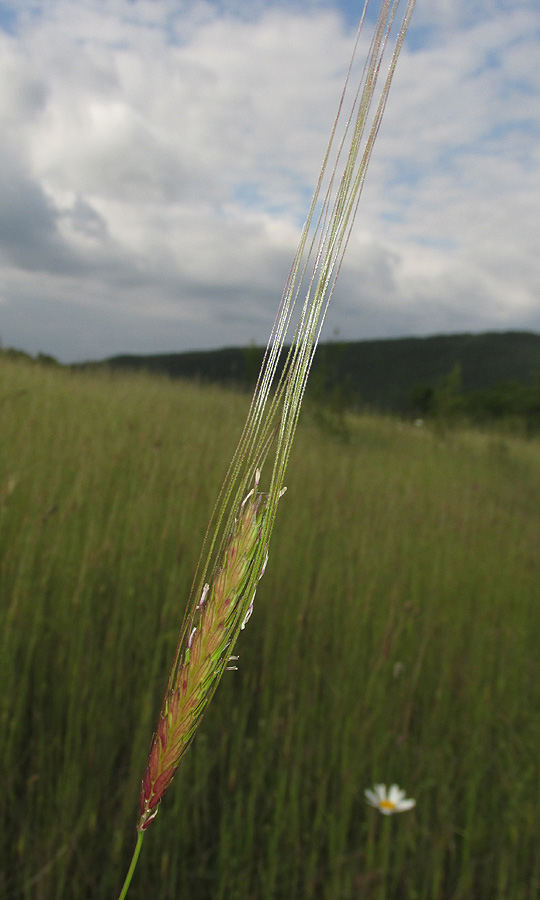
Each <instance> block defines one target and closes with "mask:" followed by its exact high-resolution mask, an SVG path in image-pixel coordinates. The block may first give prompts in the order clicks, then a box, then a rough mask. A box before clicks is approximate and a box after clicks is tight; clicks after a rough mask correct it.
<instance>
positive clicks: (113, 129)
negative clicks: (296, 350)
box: [0, 0, 540, 362]
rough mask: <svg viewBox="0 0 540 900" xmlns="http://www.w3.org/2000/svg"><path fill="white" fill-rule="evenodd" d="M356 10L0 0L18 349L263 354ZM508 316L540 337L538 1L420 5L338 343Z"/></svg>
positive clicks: (343, 293)
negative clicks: (248, 349)
mask: <svg viewBox="0 0 540 900" xmlns="http://www.w3.org/2000/svg"><path fill="white" fill-rule="evenodd" d="M361 5H362V4H361V2H360V0H359V2H353V0H296V2H294V0H249V2H246V0H0V342H1V346H3V347H17V348H19V349H22V350H25V351H26V352H28V353H31V354H37V353H39V352H42V353H46V354H50V355H52V356H55V357H56V358H57V359H59V360H60V361H62V362H74V361H82V360H90V359H92V360H97V359H104V358H106V357H108V356H112V355H114V354H118V353H138V354H143V353H161V352H182V351H187V350H196V349H197V350H198V349H213V348H217V347H225V346H244V345H248V344H257V345H259V346H263V345H265V344H266V342H267V339H268V337H269V333H270V329H271V326H272V323H273V321H274V318H275V315H276V312H277V308H278V304H279V301H280V298H281V294H282V291H283V288H284V285H285V281H286V278H287V274H288V271H289V268H290V265H291V262H292V259H293V256H294V252H295V250H296V246H297V243H298V239H299V236H300V232H301V228H302V224H303V221H304V219H305V216H306V214H307V211H308V207H309V202H310V198H311V194H312V192H313V189H314V187H315V184H316V181H317V177H318V172H319V167H320V164H321V161H322V157H323V153H324V150H325V147H326V142H327V138H328V136H329V133H330V128H331V125H332V123H333V120H334V116H335V113H336V110H337V104H338V100H339V96H340V93H341V89H342V86H343V81H344V76H345V72H346V69H347V65H348V62H349V58H350V55H351V51H352V47H353V42H354V38H355V34H356V29H357V25H358V21H359V17H360V13H361ZM377 6H378V4H377V3H375V4H374V7H375V8H376V7H377ZM507 330H532V331H537V332H540V4H538V0H417V3H416V8H415V11H414V13H413V20H412V24H411V27H410V30H409V32H408V34H407V37H406V40H405V44H404V47H403V50H402V53H401V56H400V58H399V62H398V66H397V70H396V74H395V76H394V81H393V85H392V89H391V92H390V97H389V100H388V105H387V108H386V112H385V117H384V120H383V123H382V127H381V130H380V133H379V136H378V139H377V143H376V146H375V149H374V152H373V156H372V159H371V163H370V166H369V169H368V173H367V178H366V183H365V187H364V192H363V195H362V199H361V203H360V207H359V211H358V215H357V219H356V222H355V226H354V230H353V235H352V237H351V241H350V244H349V247H348V250H347V255H346V257H345V262H344V264H343V268H342V271H341V274H340V278H339V281H338V287H337V288H336V291H335V294H334V296H333V298H332V303H331V307H330V311H329V314H328V317H327V320H326V324H325V328H324V331H323V335H322V340H325V339H326V340H330V339H334V338H336V337H339V339H342V340H364V339H373V338H387V337H400V336H410V335H416V336H421V335H429V334H440V333H455V332H463V331H473V332H480V331H507Z"/></svg>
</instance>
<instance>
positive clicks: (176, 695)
mask: <svg viewBox="0 0 540 900" xmlns="http://www.w3.org/2000/svg"><path fill="white" fill-rule="evenodd" d="M259 477H260V473H259V471H258V470H257V472H256V474H255V487H254V488H253V489H252V490H251V491H250V492H249V493H248V494H247V496H246V497H245V498H244V500H243V501H242V503H241V505H240V510H239V515H238V517H237V518H236V521H235V522H234V525H233V530H232V533H231V535H230V537H229V538H228V540H227V541H226V543H225V550H224V554H223V557H222V561H221V565H220V566H219V568H218V569H217V570H216V571H215V572H214V577H213V578H212V580H211V582H210V583H206V584H205V585H204V587H203V589H202V592H201V595H200V599H199V602H198V604H197V605H196V607H195V609H194V610H193V612H192V613H191V615H190V616H189V619H188V620H187V622H186V623H185V625H184V629H183V633H182V637H181V641H180V644H179V648H178V651H177V656H176V659H175V663H174V665H173V669H172V671H171V675H170V677H169V683H168V686H167V691H166V694H165V698H164V701H163V706H162V708H161V713H160V717H159V722H158V727H157V731H156V733H155V734H154V737H153V740H152V745H151V749H150V755H149V759H148V766H147V769H146V773H145V775H144V778H143V783H142V790H141V818H140V821H139V824H138V826H137V828H138V830H139V831H144V830H145V829H146V828H147V827H148V825H149V824H150V822H151V821H152V819H153V818H154V817H155V816H156V814H157V811H158V808H159V804H160V802H161V799H162V798H163V795H164V794H165V791H166V790H167V788H168V787H169V785H170V783H171V781H172V779H173V777H174V774H175V772H176V770H177V768H178V766H179V764H180V761H181V759H182V756H183V755H184V753H185V751H186V750H187V748H188V746H189V744H190V743H191V741H192V739H193V737H194V735H195V732H196V730H197V727H198V724H199V722H200V719H201V717H202V716H203V714H204V712H205V710H206V707H207V705H208V703H209V702H210V700H211V698H212V695H213V694H214V691H215V689H216V687H217V684H218V682H219V680H220V678H221V675H222V674H223V672H224V670H225V669H226V668H230V667H229V666H228V663H229V660H230V649H231V648H232V645H233V644H234V641H235V640H236V637H237V635H238V632H239V631H240V630H241V629H242V628H244V626H245V624H246V622H247V620H248V619H249V617H250V616H251V612H252V610H253V600H254V597H255V591H256V588H257V583H258V581H259V580H260V578H261V577H262V575H263V573H264V568H265V566H266V559H267V553H266V551H265V549H264V547H263V548H262V549H263V552H262V553H261V536H262V535H263V523H264V518H265V513H266V511H267V505H268V495H264V494H261V493H257V487H258V483H259ZM233 659H236V657H233Z"/></svg>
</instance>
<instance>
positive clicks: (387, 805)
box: [379, 800, 396, 809]
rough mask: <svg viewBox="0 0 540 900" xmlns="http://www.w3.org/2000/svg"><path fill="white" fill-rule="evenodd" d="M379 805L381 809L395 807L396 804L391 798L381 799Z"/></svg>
mask: <svg viewBox="0 0 540 900" xmlns="http://www.w3.org/2000/svg"><path fill="white" fill-rule="evenodd" d="M379 806H380V807H381V809H395V808H396V804H395V803H392V801H391V800H381V802H380V803H379Z"/></svg>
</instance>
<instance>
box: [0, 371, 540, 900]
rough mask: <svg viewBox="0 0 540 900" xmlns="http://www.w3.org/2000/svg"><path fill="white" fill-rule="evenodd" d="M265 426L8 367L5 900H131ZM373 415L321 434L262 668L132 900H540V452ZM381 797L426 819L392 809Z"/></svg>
mask: <svg viewBox="0 0 540 900" xmlns="http://www.w3.org/2000/svg"><path fill="white" fill-rule="evenodd" d="M246 407H247V401H246V398H245V397H243V396H241V395H239V394H234V393H227V392H225V391H223V390H219V389H218V388H215V387H212V386H206V387H205V386H202V387H201V386H196V385H193V384H189V383H184V382H181V381H176V382H172V381H169V380H166V379H161V378H158V377H155V376H148V375H146V376H144V375H140V374H139V375H137V374H124V373H104V372H101V373H94V374H92V373H80V374H73V373H70V372H68V371H66V370H63V369H60V368H59V369H56V368H54V367H41V366H36V365H33V366H32V365H29V364H28V363H27V362H25V361H17V360H7V359H0V415H1V422H2V432H1V440H0V766H1V771H2V776H3V783H2V791H1V792H0V821H1V822H2V828H1V829H0V900H7V898H32V900H33V898H35V900H38V898H39V900H41V898H43V900H68V898H69V900H79V898H81V900H82V898H85V900H86V898H96V900H97V898H99V900H102V898H105V897H111V898H114V897H115V896H117V893H118V890H119V888H120V885H121V883H122V880H123V877H124V875H125V870H126V867H127V864H128V861H129V858H130V855H131V852H132V850H133V846H134V843H135V832H134V826H135V823H136V821H137V813H138V793H139V784H140V779H141V775H142V771H143V768H144V763H145V757H146V753H147V750H148V745H149V742H150V738H151V734H152V730H153V727H154V722H155V718H156V716H157V712H158V709H159V705H160V700H161V695H162V692H163V689H164V686H165V683H166V679H167V673H168V665H169V662H170V659H171V657H172V654H173V651H174V648H175V645H176V639H177V632H178V628H179V625H180V621H181V618H182V613H183V609H184V605H185V602H186V598H187V596H188V593H189V589H190V582H191V577H192V575H193V571H194V568H195V565H196V561H197V558H198V554H199V551H200V546H201V542H202V537H203V535H204V529H205V525H206V522H207V520H208V518H209V516H210V513H211V510H212V506H213V503H214V501H215V498H216V496H217V492H218V489H219V486H220V483H221V480H222V478H223V475H224V473H225V470H226V467H227V465H228V462H229V459H230V456H231V454H232V451H233V449H234V445H235V442H236V439H237V437H238V435H239V431H240V428H241V426H242V424H243V419H244V416H245V412H246ZM347 425H348V429H349V433H350V439H349V441H348V442H347V443H344V442H339V441H336V440H333V439H332V437H331V436H330V435H329V434H328V433H327V432H325V431H321V430H320V429H319V428H318V427H317V425H316V423H315V422H314V421H310V420H307V419H306V420H305V422H304V424H303V425H301V427H300V428H299V432H298V435H297V441H296V445H295V448H294V451H293V457H292V459H291V463H290V467H289V471H288V477H287V479H286V480H287V484H288V491H287V494H286V495H285V497H284V498H283V501H282V504H281V507H280V510H279V515H278V521H277V525H276V531H275V534H274V540H273V544H272V546H271V548H270V560H269V563H268V567H267V571H266V573H265V576H264V578H263V580H262V581H261V583H260V587H259V590H258V592H257V600H256V604H255V610H254V614H253V617H252V619H251V621H250V623H249V626H248V628H246V630H245V632H242V636H241V639H240V641H239V643H238V645H237V652H238V653H239V655H240V661H239V671H238V672H230V673H226V676H225V678H224V681H223V682H222V684H221V686H220V688H219V690H218V692H217V694H216V697H215V699H214V701H213V703H212V706H211V709H210V711H209V713H208V715H207V717H206V718H205V720H204V721H203V724H202V728H201V730H200V732H199V734H198V736H197V738H196V740H195V743H194V745H193V747H192V748H191V750H190V751H189V753H188V755H187V757H186V759H185V763H184V764H183V766H182V768H181V770H180V772H179V774H178V776H177V780H176V781H175V783H174V784H173V786H172V788H171V790H170V792H169V793H168V795H167V796H166V798H165V800H164V802H163V804H162V809H161V810H160V813H159V815H158V817H157V819H156V821H155V823H154V824H153V825H152V826H151V828H150V830H149V832H148V834H147V837H146V839H145V843H144V846H143V852H142V855H141V859H140V862H139V868H138V870H137V872H136V875H135V878H134V881H133V885H132V889H131V891H130V895H129V896H130V897H132V898H133V900H137V898H139V900H143V898H144V900H147V898H152V900H165V898H173V897H174V898H178V900H182V898H184V897H185V898H189V900H222V898H223V900H224V898H231V900H233V898H234V900H353V898H354V900H357V898H377V900H382V898H387V900H413V898H425V900H469V898H471V900H496V898H500V900H502V898H504V900H534V898H539V897H540V844H539V842H538V834H539V833H540V805H539V804H538V790H539V765H538V747H539V746H540V717H539V715H538V711H539V709H540V653H539V646H538V634H539V633H540V603H539V590H538V586H539V584H540V556H539V553H538V547H539V546H540V514H539V510H540V444H539V442H538V441H536V440H531V441H524V440H520V439H517V438H504V439H502V438H500V437H490V436H489V435H483V434H480V433H475V432H472V431H471V432H465V431H455V432H451V433H448V434H447V435H446V437H445V438H444V440H443V439H441V436H440V435H438V434H436V433H432V432H430V431H428V430H426V429H425V428H415V427H413V426H408V425H403V424H400V423H398V422H397V421H395V420H393V419H383V418H376V417H367V416H364V417H351V418H350V419H349V420H348V422H347ZM265 477H267V473H265V472H263V476H262V481H261V485H262V487H263V488H264V482H265ZM379 781H382V782H387V783H389V782H391V781H396V782H398V783H399V784H400V785H402V786H403V787H404V788H405V789H406V791H407V794H408V796H412V797H414V798H416V801H417V805H416V808H415V809H414V810H413V811H411V812H407V813H403V814H401V815H400V816H396V817H395V818H383V817H382V816H380V814H379V813H378V812H377V811H376V810H373V809H371V808H369V807H368V806H367V805H366V803H365V800H364V789H365V788H366V787H369V786H371V785H372V784H373V783H374V782H379Z"/></svg>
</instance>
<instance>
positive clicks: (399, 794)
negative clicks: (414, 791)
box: [364, 784, 416, 816]
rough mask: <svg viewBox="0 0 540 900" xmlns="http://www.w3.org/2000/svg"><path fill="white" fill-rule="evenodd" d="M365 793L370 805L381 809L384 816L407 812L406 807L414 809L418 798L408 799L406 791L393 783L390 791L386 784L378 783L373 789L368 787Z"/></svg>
mask: <svg viewBox="0 0 540 900" xmlns="http://www.w3.org/2000/svg"><path fill="white" fill-rule="evenodd" d="M364 794H365V795H366V800H367V802H368V803H369V804H370V806H374V807H375V808H376V809H378V810H380V811H381V812H382V814H383V816H391V815H392V814H393V813H397V812H405V810H406V809H412V808H413V806H415V805H416V800H409V799H407V798H406V797H405V791H402V790H401V788H399V787H398V786H397V784H393V785H391V787H390V788H389V789H388V793H387V792H386V785H385V784H376V785H375V786H374V789H373V790H372V791H371V790H369V789H368V790H366V791H364Z"/></svg>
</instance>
